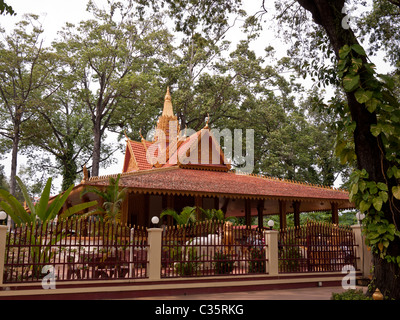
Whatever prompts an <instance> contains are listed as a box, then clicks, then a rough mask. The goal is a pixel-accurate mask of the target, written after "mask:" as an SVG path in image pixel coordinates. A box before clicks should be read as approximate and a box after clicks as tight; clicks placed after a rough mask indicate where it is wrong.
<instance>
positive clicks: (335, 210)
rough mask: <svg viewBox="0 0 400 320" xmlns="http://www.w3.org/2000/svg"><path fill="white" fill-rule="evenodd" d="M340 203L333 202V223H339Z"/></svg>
mask: <svg viewBox="0 0 400 320" xmlns="http://www.w3.org/2000/svg"><path fill="white" fill-rule="evenodd" d="M338 207H339V204H338V203H337V202H331V210H332V223H333V224H339V210H338Z"/></svg>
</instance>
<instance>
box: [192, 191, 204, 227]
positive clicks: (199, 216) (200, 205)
mask: <svg viewBox="0 0 400 320" xmlns="http://www.w3.org/2000/svg"><path fill="white" fill-rule="evenodd" d="M194 206H195V207H196V218H197V220H198V221H200V220H203V219H202V218H203V216H202V213H201V210H200V209H199V208H203V198H202V197H201V196H194Z"/></svg>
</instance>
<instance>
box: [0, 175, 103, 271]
mask: <svg viewBox="0 0 400 320" xmlns="http://www.w3.org/2000/svg"><path fill="white" fill-rule="evenodd" d="M16 180H17V182H18V184H19V186H20V188H21V190H22V193H23V195H24V199H25V202H26V204H27V206H28V208H29V212H27V210H26V209H25V208H24V206H23V205H22V204H21V203H20V202H19V201H18V200H17V199H16V198H15V197H14V196H13V195H12V194H10V193H9V192H8V191H6V190H0V207H1V209H3V210H4V211H5V212H6V213H7V214H8V215H9V216H10V217H11V219H12V220H13V221H14V222H15V223H16V224H26V225H27V228H26V239H29V240H28V241H29V243H30V244H31V245H30V246H29V255H28V257H29V260H30V262H31V266H30V268H29V269H27V270H26V272H28V271H29V270H31V271H32V274H33V275H34V276H35V277H36V276H39V275H40V274H41V269H42V267H43V265H44V264H47V263H49V262H50V261H52V259H53V257H54V255H55V252H54V251H52V250H51V248H52V246H54V244H55V243H57V242H59V241H60V240H61V239H63V238H64V237H66V236H67V233H66V232H65V231H66V230H59V232H57V236H56V237H54V238H52V240H51V241H50V242H48V241H47V242H46V240H45V239H47V234H46V233H41V232H36V231H35V230H36V229H37V228H40V229H42V230H47V226H48V223H49V222H51V221H52V220H53V219H54V218H56V217H57V216H58V217H59V218H61V219H65V218H68V217H70V216H72V215H74V214H75V213H78V212H80V211H82V210H85V209H87V208H90V207H92V206H95V205H96V204H97V201H91V202H85V203H80V204H77V205H75V206H72V207H71V208H69V209H67V210H65V211H64V212H62V213H61V214H60V211H61V209H62V207H63V205H64V203H65V201H66V200H67V199H68V196H69V194H70V193H71V191H72V188H73V187H74V186H73V185H71V186H70V187H69V188H68V189H67V190H66V191H65V192H64V193H62V194H59V195H57V196H56V197H55V198H53V199H50V189H51V181H52V179H51V178H49V179H48V180H47V183H46V186H45V187H44V189H43V192H42V194H41V196H40V200H39V201H38V203H36V204H35V205H34V204H33V202H32V200H31V198H30V196H29V194H28V191H27V189H26V187H25V185H24V184H23V183H22V181H21V179H20V178H19V177H16Z"/></svg>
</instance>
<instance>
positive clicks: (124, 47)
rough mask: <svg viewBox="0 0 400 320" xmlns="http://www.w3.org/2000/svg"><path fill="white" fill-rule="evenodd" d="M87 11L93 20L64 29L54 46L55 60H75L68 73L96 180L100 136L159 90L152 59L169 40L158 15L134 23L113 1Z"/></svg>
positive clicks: (127, 9) (128, 10)
mask: <svg viewBox="0 0 400 320" xmlns="http://www.w3.org/2000/svg"><path fill="white" fill-rule="evenodd" d="M88 11H89V12H92V13H93V15H94V18H95V19H92V20H87V21H82V22H81V23H80V24H79V26H78V27H75V26H73V25H71V24H67V26H66V27H65V28H64V30H63V31H62V32H61V35H62V38H61V39H60V40H59V41H58V42H57V43H56V44H54V46H55V47H56V49H57V52H58V53H59V54H60V55H64V56H73V57H74V59H73V60H72V61H71V70H74V75H75V77H76V80H77V83H78V84H77V87H76V91H77V93H78V95H79V98H80V100H81V102H82V105H83V106H84V107H85V110H86V111H87V112H88V113H89V115H90V119H91V122H92V130H93V154H92V166H91V168H92V175H93V176H97V175H98V174H99V164H100V158H101V144H102V138H104V135H105V131H106V130H107V129H108V128H110V127H112V126H114V127H115V126H119V128H120V131H122V130H121V129H122V128H123V126H124V125H125V122H124V119H125V118H127V117H128V118H130V117H131V116H132V114H131V112H132V113H138V112H140V111H142V110H145V109H146V107H148V105H147V104H146V103H144V104H142V100H141V99H140V98H139V97H149V98H150V97H151V98H152V96H151V95H150V92H151V90H150V89H152V88H153V87H154V86H155V84H157V85H158V82H157V78H156V77H155V74H156V73H155V70H157V67H158V66H157V61H156V60H157V58H158V57H160V56H161V55H162V52H163V48H164V47H165V46H168V39H169V35H168V33H167V31H166V29H165V28H164V25H163V20H162V17H161V16H159V15H155V16H153V17H151V18H146V19H143V20H139V19H138V17H137V10H135V8H134V7H133V6H132V4H131V3H128V5H127V6H124V5H123V4H122V3H121V2H113V3H110V5H109V7H108V8H107V9H104V10H103V9H99V8H97V7H96V6H95V5H94V3H93V2H92V1H89V3H88ZM152 94H154V93H152ZM152 99H153V98H152ZM133 106H135V107H136V106H140V107H142V108H141V109H140V111H139V110H137V108H136V110H135V107H133ZM124 107H125V108H124ZM115 119H118V120H117V121H115Z"/></svg>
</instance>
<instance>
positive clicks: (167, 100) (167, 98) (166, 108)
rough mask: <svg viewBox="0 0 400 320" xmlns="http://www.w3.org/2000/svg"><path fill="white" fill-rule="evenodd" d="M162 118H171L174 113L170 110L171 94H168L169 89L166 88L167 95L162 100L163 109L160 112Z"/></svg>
mask: <svg viewBox="0 0 400 320" xmlns="http://www.w3.org/2000/svg"><path fill="white" fill-rule="evenodd" d="M162 115H163V116H168V117H173V116H174V111H173V109H172V102H171V94H170V92H169V87H167V93H166V94H165V98H164V109H163V112H162Z"/></svg>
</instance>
